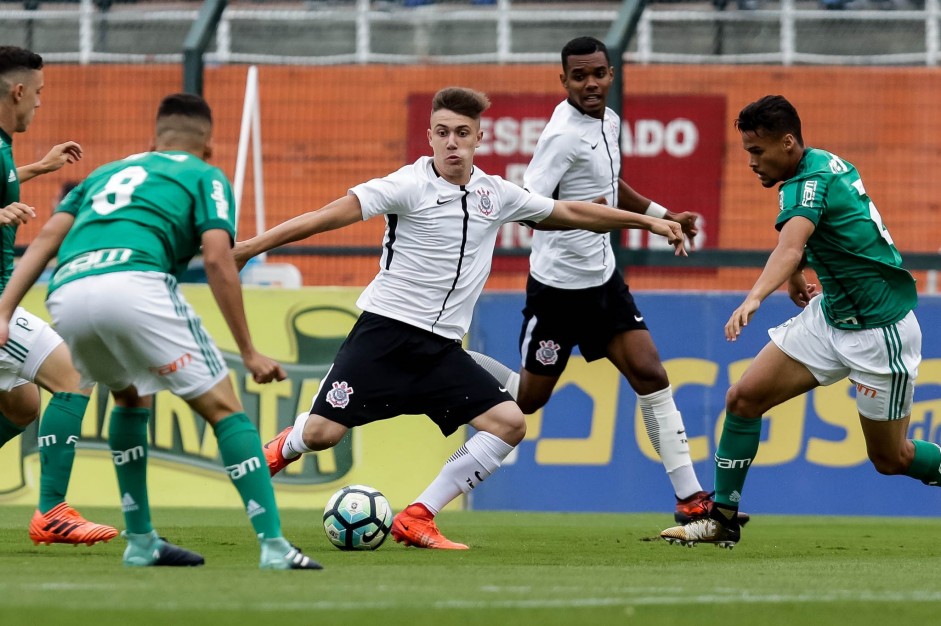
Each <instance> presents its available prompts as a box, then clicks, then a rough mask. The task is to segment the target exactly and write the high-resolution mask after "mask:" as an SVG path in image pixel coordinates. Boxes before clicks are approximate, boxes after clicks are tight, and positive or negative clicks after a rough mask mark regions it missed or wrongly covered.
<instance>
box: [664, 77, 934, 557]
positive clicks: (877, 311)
mask: <svg viewBox="0 0 941 626" xmlns="http://www.w3.org/2000/svg"><path fill="white" fill-rule="evenodd" d="M735 126H736V128H737V129H738V130H739V132H740V133H741V137H742V144H743V147H744V148H745V150H746V152H748V155H749V159H748V165H749V167H750V168H751V169H752V171H754V172H755V174H757V175H758V179H759V180H760V181H761V184H762V185H763V186H764V187H766V188H771V187H774V186H775V185H777V184H778V183H781V186H780V188H779V190H778V204H779V208H780V211H779V213H778V217H777V220H776V223H775V227H776V228H777V229H778V231H780V234H779V236H778V244H777V246H776V247H775V249H774V250H773V251H772V253H771V256H770V257H769V258H768V262H767V263H766V264H765V267H764V270H763V271H762V272H761V275H760V276H759V277H758V280H757V281H756V282H755V285H754V286H753V287H752V289H751V291H750V292H749V293H748V295H747V296H746V297H745V300H744V302H742V304H741V305H740V306H739V307H738V308H737V309H736V310H735V311H734V312H733V313H732V316H731V318H730V319H729V321H728V323H727V324H726V325H725V336H726V339H728V340H729V341H735V340H736V338H737V337H738V336H739V335H740V334H741V332H742V330H743V329H744V327H745V326H746V325H747V324H748V322H749V320H751V318H752V316H753V315H754V313H755V311H757V310H758V307H759V306H760V305H761V303H762V301H763V300H764V299H765V298H767V297H768V296H769V295H770V294H771V293H773V292H774V291H775V290H777V289H778V287H780V286H782V285H785V284H786V285H787V289H788V294H789V295H790V297H791V300H793V301H794V303H795V304H796V305H797V306H799V307H801V309H802V310H801V312H800V313H799V314H798V315H797V316H796V317H794V318H792V319H790V320H788V321H787V322H785V323H784V324H781V325H780V326H777V327H776V328H773V329H771V330H770V331H768V334H769V335H770V337H771V341H769V342H768V344H767V345H766V346H765V347H764V348H763V349H762V350H761V352H760V353H759V354H758V356H757V357H755V359H754V360H753V361H752V363H751V365H749V367H748V369H747V370H746V371H745V374H744V375H743V376H742V378H741V380H739V381H738V382H737V383H735V384H734V385H732V387H731V388H730V389H729V391H728V394H727V395H726V414H725V423H724V425H723V428H722V435H721V437H720V439H719V445H718V447H717V450H716V454H715V463H716V480H715V487H716V496H715V503H716V505H715V507H714V508H713V511H712V513H711V515H710V517H709V518H706V519H702V520H697V521H695V522H691V523H689V524H687V525H685V526H676V527H673V528H669V529H667V530H664V531H663V532H662V533H661V537H663V538H664V539H666V540H668V541H670V542H671V543H681V544H685V545H694V544H696V543H713V544H717V545H720V546H724V547H728V548H731V547H732V546H734V545H735V543H736V542H737V541H738V539H739V537H740V529H739V526H738V524H737V523H736V521H735V512H736V511H737V510H738V506H739V502H740V501H741V498H742V487H743V485H744V484H745V476H746V474H747V472H748V469H749V467H750V466H751V464H752V462H753V460H754V458H755V455H756V454H757V452H758V443H759V439H760V436H761V417H762V415H764V413H765V412H766V411H768V410H769V409H770V408H771V407H774V406H777V405H779V404H782V403H784V402H786V401H787V400H790V399H791V398H794V397H796V396H799V395H801V394H803V393H806V392H807V391H810V390H811V389H813V388H815V387H817V386H820V385H830V384H833V383H835V382H837V381H840V380H843V379H845V378H849V379H850V380H851V381H852V382H853V383H854V384H855V385H856V407H857V410H858V412H859V421H860V424H861V425H862V431H863V436H864V437H865V440H866V450H867V452H868V455H869V459H870V461H872V464H873V465H874V466H875V468H876V470H877V471H879V473H881V474H904V475H906V476H911V477H912V478H915V479H918V480H921V481H922V482H924V483H925V484H928V485H938V484H941V471H939V467H941V448H939V447H938V446H937V445H935V444H933V443H930V442H927V441H920V440H911V439H909V438H908V423H909V417H910V415H911V408H912V395H913V391H914V384H915V377H916V376H917V375H918V365H919V363H920V362H921V329H920V328H919V326H918V321H917V320H916V319H915V314H914V312H913V309H914V308H915V306H916V305H917V303H918V297H917V294H916V291H915V280H914V278H912V276H911V274H909V273H908V272H907V271H906V270H905V269H904V268H903V267H902V258H901V256H900V255H899V252H898V250H897V249H896V248H895V245H894V243H893V242H892V237H891V236H890V235H889V231H888V229H886V227H885V225H884V224H883V222H882V217H881V216H880V215H879V211H878V210H877V209H876V206H875V204H873V202H872V201H871V200H870V199H869V196H868V195H867V193H866V189H865V187H864V186H863V183H862V181H861V179H860V177H859V172H857V171H856V168H855V167H853V165H852V164H850V163H848V162H847V161H844V160H843V159H841V158H840V157H838V156H836V155H834V154H832V153H830V152H826V151H825V150H820V149H817V148H810V147H805V146H804V141H803V138H802V136H801V122H800V117H799V116H798V114H797V111H796V110H795V109H794V107H793V106H792V105H791V103H790V102H788V101H787V100H786V99H785V98H783V97H782V96H766V97H764V98H762V99H760V100H758V101H757V102H753V103H751V104H749V105H748V106H746V107H745V108H744V109H742V111H741V112H740V113H739V115H738V119H737V120H735ZM805 264H806V265H809V266H810V267H811V268H812V269H813V270H814V271H815V272H816V273H817V277H818V278H819V279H820V283H821V286H822V291H823V293H822V295H821V294H820V293H818V290H817V287H816V285H814V284H809V283H808V282H807V280H806V279H805V277H804V273H803V268H804V266H805Z"/></svg>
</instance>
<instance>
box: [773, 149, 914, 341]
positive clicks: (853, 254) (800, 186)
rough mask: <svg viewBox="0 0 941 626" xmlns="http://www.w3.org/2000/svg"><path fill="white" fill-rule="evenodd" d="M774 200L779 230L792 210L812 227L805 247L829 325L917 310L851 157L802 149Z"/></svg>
mask: <svg viewBox="0 0 941 626" xmlns="http://www.w3.org/2000/svg"><path fill="white" fill-rule="evenodd" d="M778 200H779V205H780V210H781V212H780V213H779V214H778V219H777V222H776V224H775V226H776V228H777V229H778V230H780V229H781V228H782V227H783V226H784V223H785V222H786V221H787V220H789V219H791V218H792V217H795V216H798V215H799V216H801V217H805V218H807V219H809V220H810V221H811V222H813V223H814V224H815V226H816V228H815V230H814V232H813V234H812V235H811V236H810V238H809V239H808V240H807V246H806V249H805V251H806V253H807V262H808V264H809V265H810V266H811V267H812V268H813V269H814V271H816V272H817V277H818V278H819V279H820V283H821V286H822V287H823V296H822V297H823V311H824V314H825V315H826V317H827V322H829V324H830V325H831V326H834V327H836V328H843V329H849V330H857V329H861V328H879V327H882V326H888V325H889V324H893V323H895V322H897V321H899V320H900V319H902V318H903V317H905V316H906V315H907V314H908V312H909V311H911V310H912V309H914V308H915V306H916V305H917V304H918V295H917V293H916V291H915V279H914V278H913V277H912V275H911V274H909V273H908V272H907V271H906V270H905V269H903V268H902V257H901V255H900V254H899V251H898V250H897V249H896V248H895V244H894V243H893V242H892V237H891V236H890V235H889V231H888V229H887V228H886V227H885V225H884V224H883V223H882V217H881V216H880V215H879V211H877V210H876V206H875V205H874V204H873V203H872V202H871V201H870V200H869V196H868V195H866V190H865V188H864V187H863V183H862V181H861V180H860V178H859V172H857V171H856V168H855V167H854V166H853V165H852V164H851V163H848V162H846V161H844V160H843V159H841V158H840V157H838V156H836V155H834V154H830V153H829V152H826V151H824V150H818V149H815V148H808V149H807V150H806V151H805V152H804V156H803V158H802V159H801V162H800V163H799V164H798V167H797V174H796V175H795V176H794V177H793V178H791V179H789V180H786V181H784V183H783V184H782V185H781V188H780V190H779V192H778Z"/></svg>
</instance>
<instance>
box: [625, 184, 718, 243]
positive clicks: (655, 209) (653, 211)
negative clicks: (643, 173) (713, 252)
mask: <svg viewBox="0 0 941 626" xmlns="http://www.w3.org/2000/svg"><path fill="white" fill-rule="evenodd" d="M618 208H619V209H624V210H625V211H633V212H634V213H643V214H644V215H649V216H651V217H659V218H662V219H665V220H669V221H671V222H676V223H678V224H679V225H680V226H681V227H682V228H683V234H684V235H686V237H687V238H689V242H690V245H692V243H693V240H694V239H695V238H696V235H698V234H699V218H700V217H701V216H700V215H699V213H694V212H692V211H682V212H680V213H674V212H673V211H671V210H669V209H668V208H666V207H665V206H662V205H660V204H657V203H656V202H654V201H653V200H651V199H650V198H646V197H644V196H642V195H641V194H639V193H637V191H635V190H634V188H633V187H631V186H630V185H628V184H627V182H626V181H625V180H624V179H623V178H619V179H618Z"/></svg>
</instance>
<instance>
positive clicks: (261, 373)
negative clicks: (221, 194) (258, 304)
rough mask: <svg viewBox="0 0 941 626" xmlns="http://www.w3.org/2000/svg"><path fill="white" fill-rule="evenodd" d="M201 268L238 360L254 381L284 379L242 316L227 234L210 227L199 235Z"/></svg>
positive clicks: (240, 293)
mask: <svg viewBox="0 0 941 626" xmlns="http://www.w3.org/2000/svg"><path fill="white" fill-rule="evenodd" d="M202 244H203V267H204V268H205V270H206V280H207V282H208V283H209V289H211V290H212V297H213V298H215V300H216V304H218V305H219V310H220V311H221V312H222V317H223V319H225V323H226V325H227V326H228V327H229V330H230V331H231V332H232V337H233V338H234V339H235V345H237V346H238V349H239V354H241V355H242V362H243V363H245V367H246V368H247V369H248V371H249V372H251V373H252V378H254V379H255V382H256V383H270V382H271V381H273V380H284V379H285V378H287V374H286V373H285V371H284V368H282V367H281V366H280V365H278V363H277V362H276V361H274V360H273V359H269V358H268V357H266V356H265V355H263V354H261V353H260V352H258V350H256V349H255V345H254V344H253V343H252V336H251V333H250V332H249V330H248V321H247V320H246V319H245V304H244V302H243V301H242V285H241V283H240V282H239V273H238V270H237V269H236V267H235V261H234V260H233V258H232V250H231V248H230V247H229V233H227V232H226V231H224V230H222V229H219V228H214V229H211V230H207V231H206V232H204V233H203V235H202Z"/></svg>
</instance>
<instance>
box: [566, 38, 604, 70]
mask: <svg viewBox="0 0 941 626" xmlns="http://www.w3.org/2000/svg"><path fill="white" fill-rule="evenodd" d="M595 52H604V60H605V61H607V63H608V65H611V57H609V56H608V47H607V46H606V45H604V42H603V41H601V40H600V39H595V38H594V37H576V38H575V39H573V40H572V41H570V42H568V43H567V44H565V47H563V48H562V71H565V72H567V71H568V69H569V67H568V63H569V57H570V56H581V55H584V54H594V53H595Z"/></svg>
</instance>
